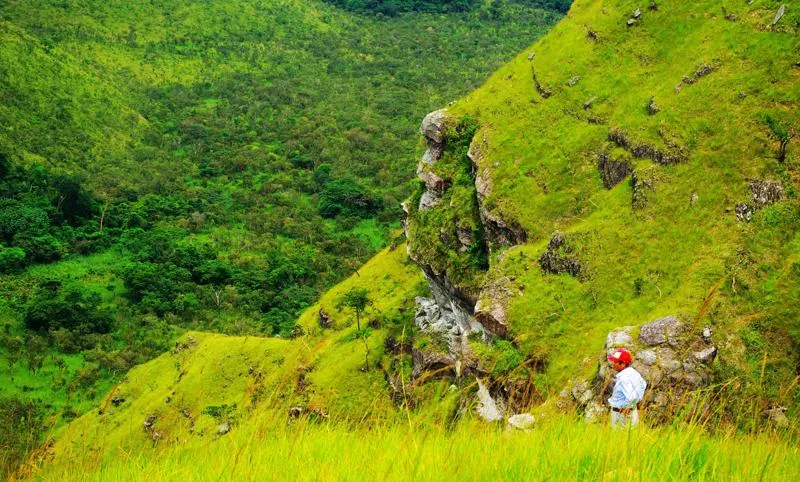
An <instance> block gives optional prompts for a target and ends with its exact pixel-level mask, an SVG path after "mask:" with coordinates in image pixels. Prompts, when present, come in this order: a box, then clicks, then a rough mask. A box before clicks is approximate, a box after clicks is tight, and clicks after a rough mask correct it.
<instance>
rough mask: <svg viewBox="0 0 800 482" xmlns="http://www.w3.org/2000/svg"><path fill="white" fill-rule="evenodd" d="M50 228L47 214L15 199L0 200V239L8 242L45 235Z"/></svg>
mask: <svg viewBox="0 0 800 482" xmlns="http://www.w3.org/2000/svg"><path fill="white" fill-rule="evenodd" d="M49 226H50V218H49V217H48V216H47V212H45V211H44V210H43V209H40V208H38V207H36V206H30V205H27V204H23V203H21V202H19V201H17V200H15V199H2V200H0V237H1V238H2V239H3V240H4V241H6V242H7V243H8V242H11V240H12V239H13V238H14V237H15V236H36V235H40V234H43V233H44V232H46V231H47V228H48V227H49Z"/></svg>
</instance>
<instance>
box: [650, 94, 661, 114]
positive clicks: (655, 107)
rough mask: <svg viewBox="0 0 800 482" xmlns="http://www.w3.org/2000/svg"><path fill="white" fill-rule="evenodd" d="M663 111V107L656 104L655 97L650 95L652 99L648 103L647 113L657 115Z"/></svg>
mask: <svg viewBox="0 0 800 482" xmlns="http://www.w3.org/2000/svg"><path fill="white" fill-rule="evenodd" d="M659 112H661V107H659V106H658V104H656V99H655V97H650V101H649V102H648V103H647V113H648V114H650V115H656V114H658V113H659Z"/></svg>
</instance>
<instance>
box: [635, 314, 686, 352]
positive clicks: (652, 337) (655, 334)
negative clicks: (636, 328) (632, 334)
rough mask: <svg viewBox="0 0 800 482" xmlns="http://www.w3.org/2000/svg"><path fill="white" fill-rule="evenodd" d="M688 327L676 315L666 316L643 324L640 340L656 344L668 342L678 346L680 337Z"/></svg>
mask: <svg viewBox="0 0 800 482" xmlns="http://www.w3.org/2000/svg"><path fill="white" fill-rule="evenodd" d="M685 330H686V328H685V327H684V326H683V323H681V322H680V320H678V319H677V318H675V317H674V316H665V317H664V318H659V319H657V320H655V321H653V322H650V323H648V324H646V325H644V326H642V329H641V331H640V332H639V340H641V341H642V343H644V344H645V345H648V346H656V345H661V344H664V343H668V344H669V345H670V346H677V344H678V337H679V335H680V334H681V333H683V332H684V331H685Z"/></svg>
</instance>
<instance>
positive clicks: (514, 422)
mask: <svg viewBox="0 0 800 482" xmlns="http://www.w3.org/2000/svg"><path fill="white" fill-rule="evenodd" d="M535 423H536V419H535V418H534V417H533V415H531V414H530V413H518V414H516V415H512V416H510V417H508V420H507V421H506V429H507V430H521V431H523V432H530V431H531V430H532V429H533V425H534V424H535Z"/></svg>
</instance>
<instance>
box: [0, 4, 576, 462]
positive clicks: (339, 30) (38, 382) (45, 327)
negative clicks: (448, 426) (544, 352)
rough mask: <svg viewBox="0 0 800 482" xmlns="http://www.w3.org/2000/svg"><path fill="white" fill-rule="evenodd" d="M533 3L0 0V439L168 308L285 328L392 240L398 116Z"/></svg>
mask: <svg viewBox="0 0 800 482" xmlns="http://www.w3.org/2000/svg"><path fill="white" fill-rule="evenodd" d="M432 3H436V2H432ZM536 5H537V3H536V2H512V3H506V2H499V3H498V4H497V5H495V6H494V7H493V8H492V10H491V12H484V11H483V10H480V9H478V8H477V7H476V8H475V9H472V8H470V9H469V10H468V11H461V12H452V13H449V12H448V13H446V14H441V13H437V14H434V13H426V12H417V11H412V12H407V13H403V14H401V15H397V16H394V17H391V18H388V17H386V16H382V15H377V14H376V15H367V14H354V13H353V12H349V11H344V10H341V9H339V8H336V7H335V6H333V5H331V4H330V3H327V2H321V1H295V0H261V1H249V0H248V1H245V0H237V1H233V2H231V1H206V2H189V1H184V0H168V1H160V2H133V3H131V2H120V1H110V2H108V1H103V2H100V1H59V2H51V1H33V2H0V99H2V102H0V125H1V127H0V325H2V330H0V383H1V384H2V387H3V388H2V389H0V415H1V416H0V420H3V421H4V422H3V423H6V422H5V421H6V420H14V422H13V423H14V424H16V423H19V427H20V428H19V430H14V431H9V432H7V433H8V434H9V436H8V438H3V439H0V446H2V447H7V446H15V444H16V443H17V441H15V440H14V437H15V436H14V435H12V434H14V433H19V432H29V433H39V431H40V430H41V429H42V428H46V427H48V426H52V425H53V424H60V423H64V422H66V421H69V420H71V419H73V418H75V417H76V416H78V415H79V414H81V413H84V412H86V411H87V410H89V409H90V407H92V406H93V405H94V404H95V403H97V401H98V400H99V399H100V398H101V397H102V396H103V394H104V393H106V392H107V391H108V390H109V389H111V388H112V387H113V386H114V384H115V383H116V382H118V381H119V380H120V378H121V377H122V376H123V375H124V373H125V372H127V371H128V370H129V369H130V368H131V367H133V366H135V365H137V364H139V363H143V362H145V361H147V360H150V359H152V358H154V357H156V356H158V355H159V354H161V353H163V352H164V351H166V350H168V349H170V347H171V346H172V345H173V343H174V342H175V340H176V339H177V338H178V337H179V336H180V335H181V334H182V333H185V332H186V331H188V330H206V331H213V332H217V333H226V334H231V335H242V336H247V335H260V336H265V335H266V336H280V337H282V338H289V337H291V336H292V335H293V334H296V333H297V332H296V330H295V320H296V319H297V317H298V316H299V314H300V313H302V312H303V310H304V309H305V308H306V307H308V306H309V305H311V304H312V303H313V302H314V301H315V300H317V299H318V298H319V296H320V295H321V294H322V293H324V292H325V290H326V289H328V288H330V287H332V286H334V285H336V283H338V282H340V281H342V280H343V279H345V278H346V277H348V276H349V275H351V274H352V273H353V272H354V271H356V270H357V269H358V268H359V267H360V266H361V265H362V264H363V263H364V262H366V261H367V260H368V259H370V258H371V257H372V256H373V255H375V254H376V253H378V252H379V251H380V250H381V249H382V248H384V247H386V246H388V245H389V244H390V243H392V242H395V243H396V242H399V240H397V239H396V238H397V236H398V234H399V227H400V218H401V209H400V202H401V201H402V200H403V199H404V198H405V197H407V196H408V195H409V193H410V192H411V191H412V190H413V187H414V181H413V174H414V166H415V163H416V160H415V158H416V156H417V151H418V149H419V144H418V139H416V136H415V132H416V129H417V126H418V118H420V117H421V116H422V115H424V113H425V112H427V111H429V110H430V109H433V108H435V107H436V106H438V105H442V104H445V103H447V102H449V101H450V100H452V99H455V98H457V97H459V96H461V95H464V94H465V93H467V92H468V91H469V90H471V89H473V88H475V87H476V86H477V85H479V84H480V83H481V82H483V81H484V80H485V78H486V77H487V76H488V75H489V74H490V73H491V72H492V71H493V70H495V69H496V68H497V67H498V66H499V65H501V64H502V63H503V62H504V61H506V60H507V59H509V58H510V57H511V56H513V55H514V54H515V53H516V52H518V51H519V49H521V48H523V47H524V46H525V45H528V44H529V43H530V42H531V41H533V40H534V39H536V38H538V37H539V36H540V35H541V34H542V33H543V32H544V31H545V30H546V29H547V28H548V27H549V26H550V25H552V24H553V23H554V22H555V21H556V20H557V19H558V18H560V16H561V14H559V13H555V12H553V11H551V10H546V9H540V8H537V7H536ZM8 423H9V424H11V423H12V422H8ZM15 426H16V425H15ZM33 438H34V439H35V437H33ZM26 444H28V443H27V442H25V443H23V445H26ZM12 452H13V451H12ZM3 458H5V456H3ZM0 465H4V464H0Z"/></svg>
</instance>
